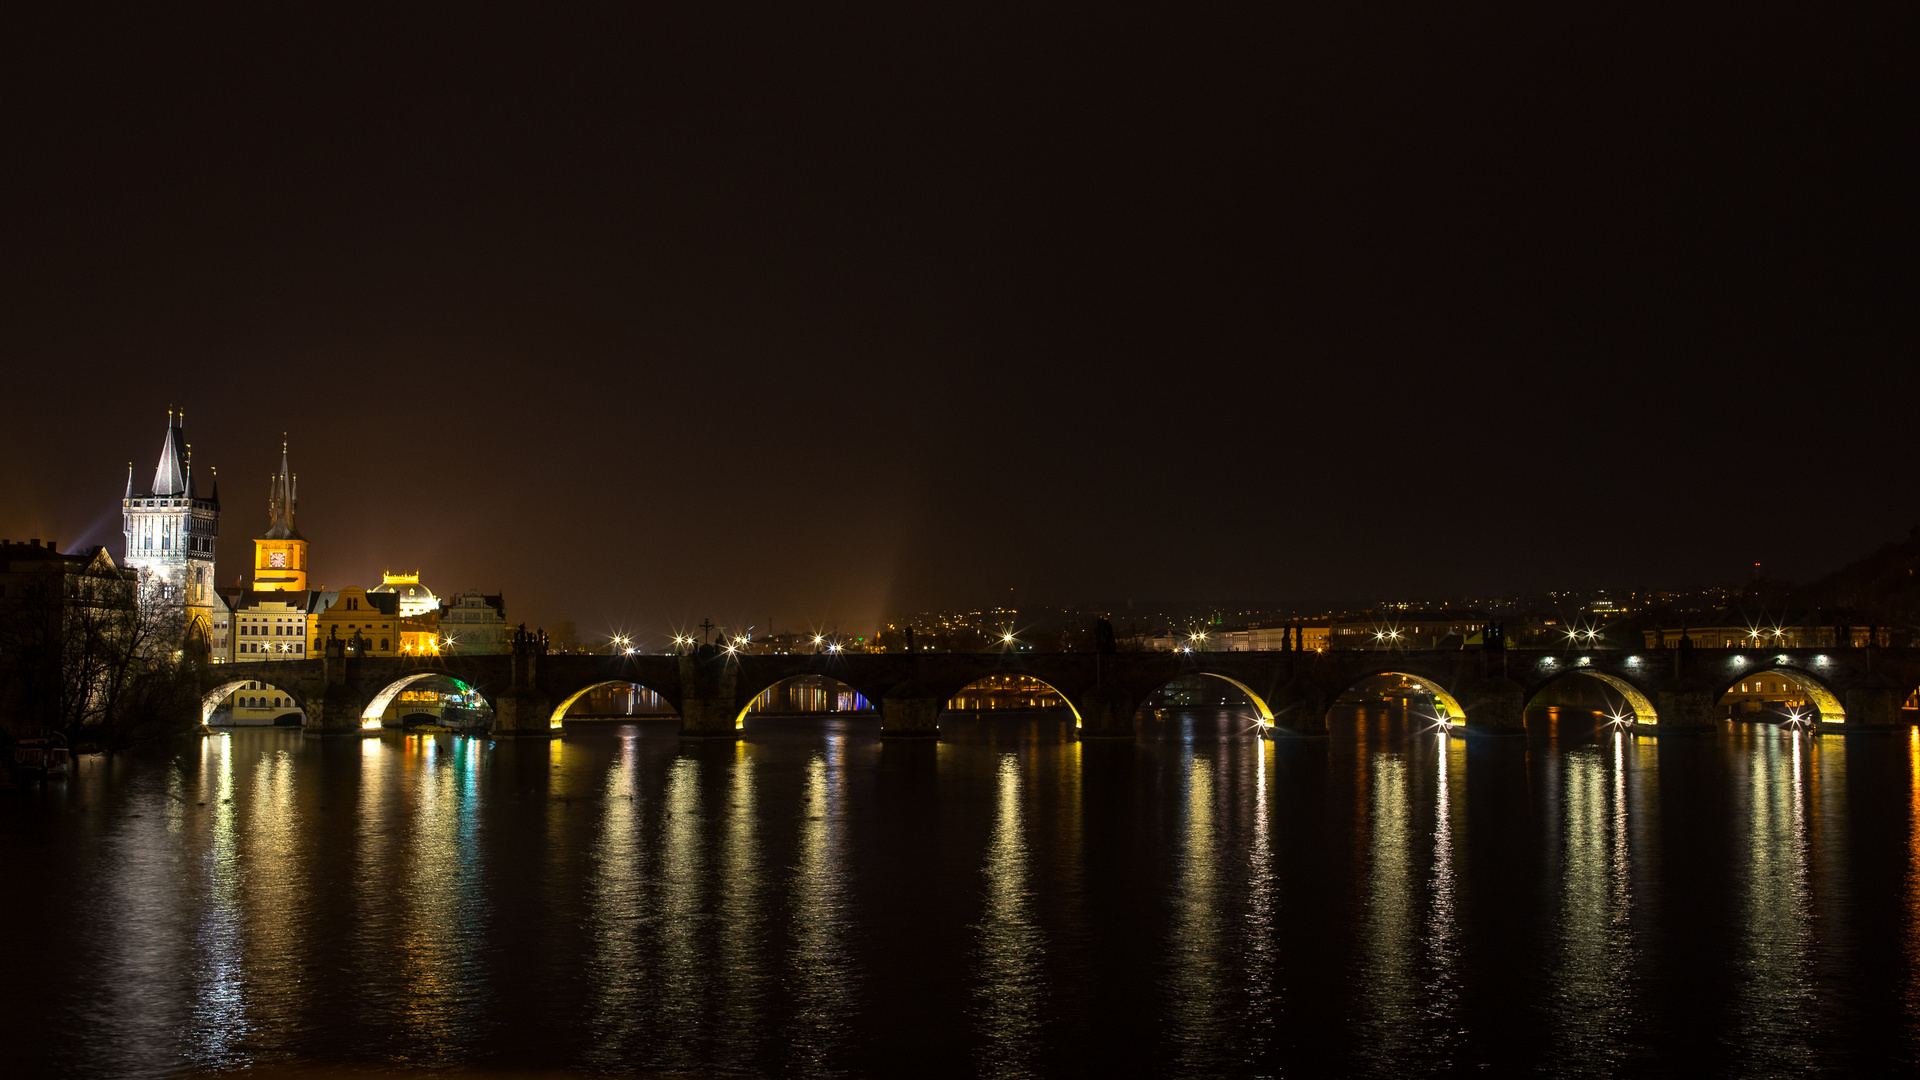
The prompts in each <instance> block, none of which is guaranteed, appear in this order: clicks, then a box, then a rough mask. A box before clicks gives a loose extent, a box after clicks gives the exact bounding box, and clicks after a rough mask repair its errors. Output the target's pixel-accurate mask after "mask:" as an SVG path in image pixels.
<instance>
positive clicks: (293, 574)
mask: <svg viewBox="0 0 1920 1080" xmlns="http://www.w3.org/2000/svg"><path fill="white" fill-rule="evenodd" d="M299 499H300V484H299V480H298V479H297V478H296V477H295V476H294V475H293V472H292V470H291V469H289V468H288V467H287V444H286V443H284V442H283V443H281V444H280V471H279V472H277V473H275V474H274V477H273V482H272V484H271V485H270V486H269V487H268V489H267V531H266V534H265V535H264V536H261V537H260V538H259V539H257V540H255V541H254V542H253V588H254V591H255V592H304V591H306V588H307V538H306V537H304V536H301V535H300V530H299V529H296V528H294V525H293V518H294V510H295V509H296V504H297V503H298V502H299Z"/></svg>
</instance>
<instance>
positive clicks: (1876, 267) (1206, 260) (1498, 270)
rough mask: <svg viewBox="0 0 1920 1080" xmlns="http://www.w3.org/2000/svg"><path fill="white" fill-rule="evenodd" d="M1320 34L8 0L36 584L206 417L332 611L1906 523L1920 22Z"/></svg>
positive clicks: (114, 525) (848, 588) (1606, 553)
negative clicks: (370, 590) (300, 548)
mask: <svg viewBox="0 0 1920 1080" xmlns="http://www.w3.org/2000/svg"><path fill="white" fill-rule="evenodd" d="M1245 6H1246V7H1248V8H1253V7H1266V6H1270V5H1245ZM1322 6H1324V7H1331V8H1339V9H1341V10H1340V12H1339V13H1337V14H1327V15H1315V16H1308V17H1299V18H1294V17H1291V16H1282V17H1277V18H1275V19H1274V21H1263V22H1256V21H1245V20H1243V14H1233V13H1222V12H1214V13H1211V14H1207V13H1204V12H1203V11H1202V10H1201V9H1199V8H1197V7H1195V6H1191V5H1142V4H1131V5H1128V4H1121V5H1110V6H1105V7H1103V8H1102V9H1100V10H1099V12H1098V13H1097V14H1089V13H1088V12H1087V11H1084V10H1079V9H1070V8H1064V7H1059V6H1053V5H1041V4H1022V5H1015V6H1012V7H1009V8H1005V9H998V8H989V7H987V6H985V5H978V4H968V5H956V10H954V11H951V12H949V13H947V14H945V15H939V14H930V13H928V12H926V11H923V10H919V9H920V8H921V7H922V5H900V7H901V8H903V9H913V10H911V11H906V10H896V11H893V12H891V13H876V12H874V11H869V10H861V9H855V8H844V7H827V6H820V5H806V6H804V10H802V6H775V5H739V4H714V5H695V6H691V7H690V8H689V9H688V12H687V13H684V17H682V16H676V15H672V14H665V13H663V11H659V10H649V11H648V12H646V13H645V14H638V13H636V12H634V11H626V10H621V9H616V8H614V7H611V6H609V7H604V8H591V7H589V8H587V9H585V13H576V14H575V15H573V16H569V17H568V21H564V22H563V21H558V17H557V16H556V13H555V11H554V10H553V6H551V5H526V6H525V8H524V10H522V11H520V12H518V13H517V14H498V13H496V14H484V13H483V9H481V8H478V7H473V6H467V5H461V6H455V7H449V8H446V9H443V10H441V11H439V12H438V13H437V14H430V15H418V16H412V17H410V18H409V19H408V20H406V21H403V20H401V19H399V18H398V17H396V16H395V15H393V14H392V13H391V12H382V13H377V14H371V15H365V16H357V17H351V18H350V17H347V16H345V15H342V14H339V13H337V12H336V11H333V10H330V9H328V8H325V7H322V6H318V5H315V6H312V7H307V8H301V9H298V10H297V11H295V13H292V14H289V13H287V12H286V11H280V10H276V11H275V12H273V13H264V14H263V13H262V12H261V11H259V10H256V9H255V8H252V7H242V6H235V7H231V8H225V9H219V10H218V13H217V14H216V15H211V16H206V17H204V18H203V21H199V22H190V21H186V20H187V19H188V18H189V16H187V15H186V14H184V13H183V12H182V11H181V10H179V9H175V8H169V9H167V10H166V11H165V13H164V14H165V18H164V19H156V21H153V22H148V23H144V24H143V23H139V22H137V21H135V20H133V19H132V18H130V17H129V16H127V15H126V14H125V13H110V12H108V11H107V10H106V9H104V8H91V7H89V8H88V9H87V10H88V11H89V12H91V13H92V16H91V21H86V22H63V23H60V24H57V25H55V24H51V23H44V22H36V21H33V20H35V19H38V18H42V17H48V16H44V15H43V14H42V13H37V12H29V11H23V10H20V8H19V7H16V8H14V9H11V10H10V11H9V12H8V13H7V14H6V15H5V16H4V23H3V24H0V56H3V57H4V61H5V63H4V68H5V72H4V74H3V75H0V79H4V85H5V90H6V99H5V104H4V110H5V113H4V115H5V136H6V150H5V154H4V158H3V159H0V160H4V163H5V167H4V169H0V192H3V193H4V197H5V205H6V209H5V215H4V229H5V232H4V243H3V248H0V250H3V251H4V255H3V256H0V258H3V260H4V267H5V279H4V282H3V283H0V284H3V285H4V291H3V292H0V305H3V309H0V368H3V369H4V375H3V376H0V400H3V401H4V408H3V409H0V416H3V419H0V440H3V441H4V450H5V457H4V464H0V536H6V537H14V538H25V537H41V538H51V539H57V540H59V541H61V542H62V545H63V546H64V547H78V546H80V545H83V544H89V543H106V544H108V545H109V547H110V550H112V551H113V553H114V555H115V557H116V558H118V557H119V555H120V553H121V540H120V535H119V516H118V514H119V510H118V501H117V500H118V499H119V497H120V494H121V489H122V485H123V483H124V478H125V469H126V462H127V461H128V460H129V459H132V461H133V462H134V466H135V471H136V475H137V476H138V479H139V482H140V483H141V484H146V483H148V482H149V481H150V479H151V475H152V470H153V466H154V462H155V459H156V457H157V455H158V452H159V449H160V444H161V438H162V434H163V429H164V425H165V419H166V410H167V408H168V407H169V406H174V407H178V408H183V409H185V410H186V413H187V429H188V432H187V433H188V436H189V438H190V440H191V441H192V443H193V445H194V456H195V463H196V466H197V469H198V472H199V475H200V476H201V477H202V478H205V477H206V476H207V472H206V469H207V467H208V466H213V467H217V468H218V469H219V472H220V483H221V495H222V498H223V500H224V507H225V515H224V520H223V526H222V534H221V543H220V564H221V578H222V580H223V582H225V583H231V582H232V580H233V578H234V577H235V576H236V575H238V574H240V573H241V572H242V571H243V570H244V569H245V568H246V567H247V566H248V562H249V559H250V552H251V546H250V545H249V544H248V543H247V541H248V540H249V539H251V538H252V537H253V536H255V535H257V534H258V532H259V531H260V530H262V529H263V528H264V527H265V525H266V497H267V479H268V476H269V474H270V473H271V471H272V470H273V468H274V466H275V465H276V464H277V461H278V457H279V442H280V433H281V432H282V431H285V432H287V433H288V438H289V439H290V440H291V442H292V457H293V462H294V466H295V468H296V470H297V471H298V473H299V476H300V481H301V483H300V488H301V504H300V527H301V530H302V531H303V532H304V533H305V534H306V536H307V537H308V539H309V540H310V541H312V544H313V559H314V567H315V572H314V578H315V580H316V581H317V582H324V583H325V584H326V585H328V586H329V587H335V588H337V587H339V586H341V585H347V584H373V583H376V582H377V581H378V575H379V573H380V571H381V570H382V569H383V568H391V569H396V570H399V569H408V570H411V569H416V568H417V569H419V570H421V571H422V572H423V573H424V575H425V579H426V581H427V583H428V584H429V585H431V586H433V587H434V588H435V589H437V590H439V591H440V592H442V593H443V594H444V593H447V592H450V591H454V590H459V589H465V588H480V589H484V590H486V591H489V592H492V591H500V590H504V591H505V593H506V597H507V610H508V614H509V615H510V616H512V617H513V618H514V619H516V620H519V619H525V620H528V621H529V622H534V623H543V622H551V621H553V620H558V619H573V620H576V621H577V622H578V623H579V625H580V629H581V631H582V632H583V633H586V634H592V633H596V632H598V631H600V630H602V629H606V628H620V629H627V630H630V631H639V632H650V631H661V630H666V629H668V628H670V627H673V626H685V625H690V624H692V623H695V622H698V621H699V620H700V619H701V618H702V617H706V616H711V617H712V618H713V619H714V620H715V621H718V622H725V623H728V624H730V625H745V624H747V623H755V624H761V625H763V626H764V624H765V623H766V622H767V621H768V620H772V621H773V623H774V629H776V630H781V629H798V628H801V626H802V625H807V626H813V625H835V624H837V625H839V626H841V627H842V628H843V629H854V628H858V629H865V628H866V627H868V626H871V624H872V622H873V620H874V619H875V617H876V616H878V615H879V614H881V613H882V612H883V611H892V610H898V609H903V608H916V607H922V606H960V605H978V604H990V603H995V602H999V601H1000V600H1001V599H1002V598H1003V597H1005V596H1006V595H1008V594H1007V589H1008V588H1009V587H1014V588H1017V589H1018V590H1019V592H1018V593H1016V594H1015V596H1016V598H1018V599H1019V600H1021V601H1023V602H1025V603H1029V604H1031V603H1038V602H1067V601H1079V600H1103V599H1125V598H1130V597H1131V598H1139V599H1141V600H1146V599H1149V598H1158V599H1212V598H1219V599H1247V600H1265V601H1285V600H1311V599H1316V598H1329V599H1331V598H1350V597H1351V598H1380V599H1384V598H1387V597H1395V596H1416V597H1417V596H1445V595H1461V594H1467V593H1476V592H1483V591H1493V592H1506V591H1515V590H1523V589H1536V588H1546V587H1554V586H1598V585H1613V586H1625V587H1631V586H1639V585H1649V586H1683V585H1692V584H1703V583H1708V582H1724V581H1737V580H1739V579H1740V578H1741V577H1742V576H1744V574H1745V572H1746V568H1747V567H1748V566H1749V565H1750V564H1751V563H1752V562H1754V561H1756V560H1760V561H1764V562H1765V563H1766V564H1767V566H1768V569H1769V571H1770V572H1776V573H1779V574H1781V575H1784V576H1788V577H1797V578H1800V579H1803V580H1804V579H1806V578H1810V577H1814V576H1817V575H1819V574H1820V573H1823V572H1825V571H1827V570H1830V569H1833V568H1834V567H1836V566H1837V565H1839V564H1840V563H1843V562H1845V561H1847V560H1848V559H1850V558H1852V557H1855V556H1857V555H1859V554H1862V553H1864V552H1865V551H1867V550H1869V549H1871V548H1872V547H1874V546H1876V545H1878V544H1880V543H1882V542H1885V541H1887V540H1891V539H1896V538H1899V537H1903V536H1905V535H1906V533H1907V531H1908V529H1909V528H1910V527H1911V526H1912V525H1913V524H1914V523H1915V521H1916V520H1920V499H1916V494H1917V492H1916V472H1915V468H1914V462H1915V457H1916V454H1915V449H1914V448H1915V438H1916V424H1915V420H1916V408H1915V401H1916V398H1915V391H1916V389H1917V387H1916V383H1917V382H1920V378H1916V375H1915V362H1916V352H1915V348H1914V345H1915V334H1914V327H1913V322H1914V300H1915V280H1914V277H1915V275H1914V254H1913V253H1914V251H1915V250H1916V247H1915V239H1916V237H1915V232H1916V229H1915V214H1914V205H1915V202H1914V195H1915V192H1916V191H1920V184H1916V179H1917V178H1916V176H1915V169H1914V151H1913V146H1914V141H1915V140H1914V131H1915V129H1916V128H1915V117H1914V112H1913V108H1912V102H1913V101H1914V100H1916V95H1915V93H1914V89H1915V88H1914V87H1913V86H1912V85H1911V83H1912V79H1911V76H1910V71H1911V68H1912V64H1911V57H1910V56H1909V55H1907V54H1906V45H1907V43H1909V42H1910V41H1911V40H1912V27H1910V26H1908V25H1907V24H1906V23H1905V22H1904V21H1902V22H1900V23H1899V24H1895V23H1893V22H1888V23H1886V24H1884V25H1882V24H1880V23H1878V22H1875V21H1874V20H1875V19H1877V18H1878V16H1876V15H1862V14H1854V15H1846V16H1843V15H1840V14H1837V13H1835V12H1833V11H1829V10H1820V9H1816V8H1813V7H1805V6H1802V7H1801V8H1799V9H1798V10H1796V11H1795V12H1794V13H1793V14H1791V15H1781V16H1775V15H1769V14H1764V13H1762V12H1760V11H1759V10H1757V9H1756V8H1755V7H1753V6H1751V5H1716V6H1715V10H1714V12H1712V13H1709V14H1688V13H1682V12H1675V11H1666V12H1664V13H1661V14H1655V15H1645V16H1643V15H1640V14H1635V13H1632V11H1631V9H1628V8H1623V7H1619V6H1608V7H1607V8H1606V9H1605V10H1604V11H1599V12H1592V13H1587V14H1567V13H1561V12H1553V13H1543V12H1540V11H1535V10H1529V8H1528V7H1520V8H1516V9H1512V10H1507V9H1495V8H1485V7H1460V6H1451V5H1449V6H1444V7H1442V6H1428V5H1397V6H1394V7H1378V8H1371V9H1367V10H1366V11H1358V10H1354V9H1353V7H1352V6H1351V5H1344V4H1342V5H1322ZM1886 10H1887V11H1894V10H1896V6H1895V5H1887V6H1886ZM63 17H64V16H63ZM1263 17H1264V16H1263ZM1841 17H1846V18H1854V19H1857V20H1863V21H1855V22H1848V23H1840V22H1835V21H1833V20H1835V19H1836V18H1841ZM1904 18H1905V16H1902V19H1903V20H1904ZM1288 20H1291V21H1288Z"/></svg>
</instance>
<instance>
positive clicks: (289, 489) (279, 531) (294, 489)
mask: <svg viewBox="0 0 1920 1080" xmlns="http://www.w3.org/2000/svg"><path fill="white" fill-rule="evenodd" d="M299 500H300V488H299V485H298V483H297V482H296V481H295V480H294V476H293V469H292V468H290V467H289V466H288V465H287V444H286V443H284V442H283V443H281V444H280V471H279V472H277V473H274V474H273V482H272V483H271V484H270V485H268V487H267V532H266V535H264V536H262V537H261V538H260V539H262V540H305V539H306V537H304V536H301V535H300V530H299V529H297V528H295V527H294V524H293V517H294V511H295V510H296V509H298V505H297V504H298V503H299Z"/></svg>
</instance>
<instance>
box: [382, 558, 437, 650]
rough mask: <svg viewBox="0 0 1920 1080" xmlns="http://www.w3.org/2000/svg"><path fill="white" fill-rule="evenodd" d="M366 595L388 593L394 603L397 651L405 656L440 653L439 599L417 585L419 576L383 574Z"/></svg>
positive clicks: (421, 585) (421, 584)
mask: <svg viewBox="0 0 1920 1080" xmlns="http://www.w3.org/2000/svg"><path fill="white" fill-rule="evenodd" d="M367 592H368V593H390V594H392V595H393V596H394V597H395V598H397V600H398V611H399V613H400V651H401V652H402V653H404V654H406V655H409V656H437V655H439V653H440V598H439V597H437V596H435V595H433V590H432V589H429V588H427V587H426V585H425V584H423V583H422V582H421V581H420V572H419V571H417V570H416V571H414V572H413V573H411V574H393V573H385V572H383V573H382V574H381V575H380V584H378V585H376V586H374V587H373V588H371V589H368V590H367Z"/></svg>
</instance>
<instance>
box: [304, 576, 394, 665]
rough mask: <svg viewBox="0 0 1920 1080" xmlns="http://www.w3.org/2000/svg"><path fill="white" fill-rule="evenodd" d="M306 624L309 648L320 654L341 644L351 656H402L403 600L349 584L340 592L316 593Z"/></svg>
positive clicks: (309, 650) (314, 653)
mask: <svg viewBox="0 0 1920 1080" xmlns="http://www.w3.org/2000/svg"><path fill="white" fill-rule="evenodd" d="M314 595H315V596H317V597H318V598H319V599H318V601H317V602H316V603H315V604H314V613H313V617H312V618H311V619H309V620H308V624H307V634H308V639H307V649H308V652H309V654H310V655H316V656H317V655H320V654H322V653H323V652H324V650H325V649H326V645H327V642H329V641H335V640H337V641H340V642H343V643H344V644H343V645H342V648H344V649H346V651H347V655H348V656H399V655H401V649H400V647H401V645H402V643H403V642H402V639H401V636H400V598H399V597H398V596H395V595H394V594H393V593H381V592H369V591H368V590H366V589H363V588H361V587H359V586H358V585H350V586H348V587H347V588H344V589H341V590H340V591H339V592H337V593H316V594H314Z"/></svg>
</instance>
